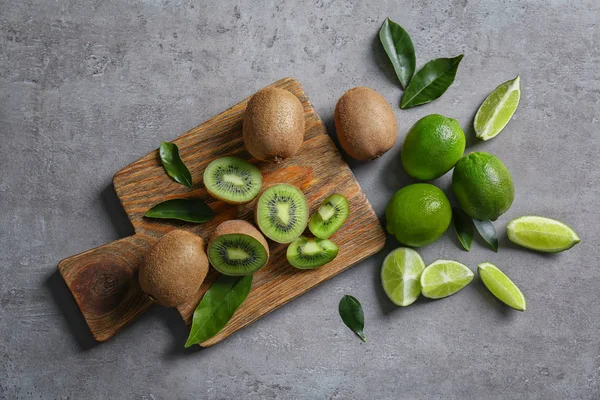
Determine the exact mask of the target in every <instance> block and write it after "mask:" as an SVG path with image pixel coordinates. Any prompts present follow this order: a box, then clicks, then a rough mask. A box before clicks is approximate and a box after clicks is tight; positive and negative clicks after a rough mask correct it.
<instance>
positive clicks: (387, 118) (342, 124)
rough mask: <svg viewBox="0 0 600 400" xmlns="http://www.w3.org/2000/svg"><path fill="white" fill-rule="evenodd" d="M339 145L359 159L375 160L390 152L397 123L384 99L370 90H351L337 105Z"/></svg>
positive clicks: (394, 140)
mask: <svg viewBox="0 0 600 400" xmlns="http://www.w3.org/2000/svg"><path fill="white" fill-rule="evenodd" d="M334 120H335V129H336V131H337V136H338V139H339V140H340V145H341V146H342V148H343V149H344V151H346V153H348V155H349V156H350V157H352V158H355V159H357V160H372V159H374V158H377V157H379V156H381V155H382V154H383V153H385V152H386V151H388V150H389V149H390V148H391V147H392V146H393V145H394V142H396V137H397V136H398V121H397V120H396V116H395V115H394V111H393V110H392V107H391V106H390V104H389V103H388V102H387V100H386V99H385V97H383V96H382V95H381V94H379V93H378V92H376V91H375V90H373V89H370V88H367V87H361V86H359V87H355V88H353V89H350V90H348V91H347V92H346V93H344V95H343V96H342V97H340V99H339V100H338V102H337V104H336V106H335V113H334Z"/></svg>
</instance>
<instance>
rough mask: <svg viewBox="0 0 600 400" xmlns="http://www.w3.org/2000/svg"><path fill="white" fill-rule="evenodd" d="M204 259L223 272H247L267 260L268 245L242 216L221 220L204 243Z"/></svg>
mask: <svg viewBox="0 0 600 400" xmlns="http://www.w3.org/2000/svg"><path fill="white" fill-rule="evenodd" d="M208 259H209V260H210V263H211V265H212V266H213V267H215V269H216V270H217V271H219V272H221V273H223V274H225V275H233V276H241V275H250V274H253V273H254V272H256V271H258V270H259V269H261V268H262V267H264V266H265V265H266V264H267V261H268V260H269V245H268V244H267V241H266V239H265V238H264V236H263V235H262V234H261V233H260V232H259V231H258V229H256V228H255V227H254V226H252V224H251V223H249V222H247V221H243V220H231V221H225V222H223V223H221V225H219V226H218V227H217V229H215V231H214V233H213V235H212V237H211V239H210V242H209V244H208Z"/></svg>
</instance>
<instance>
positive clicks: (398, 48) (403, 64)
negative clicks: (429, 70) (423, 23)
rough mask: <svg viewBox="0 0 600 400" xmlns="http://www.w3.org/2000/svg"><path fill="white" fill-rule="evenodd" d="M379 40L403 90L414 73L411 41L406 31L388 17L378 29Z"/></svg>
mask: <svg viewBox="0 0 600 400" xmlns="http://www.w3.org/2000/svg"><path fill="white" fill-rule="evenodd" d="M379 40H380V41H381V44H382V45H383V48H384V50H385V52H386V54H387V56H388V57H389V59H390V61H391V62H392V65H393V66H394V71H396V76H397V77H398V80H399V81H400V86H401V87H402V89H403V90H404V89H405V88H406V87H407V86H408V84H409V82H410V80H411V78H412V76H413V74H414V73H415V66H416V63H417V58H416V56H415V48H414V46H413V42H412V40H411V39H410V36H409V35H408V33H407V32H406V31H405V30H404V29H403V28H402V27H401V26H400V25H398V24H397V23H395V22H394V21H392V20H390V19H389V18H386V19H385V21H383V25H381V28H380V29H379Z"/></svg>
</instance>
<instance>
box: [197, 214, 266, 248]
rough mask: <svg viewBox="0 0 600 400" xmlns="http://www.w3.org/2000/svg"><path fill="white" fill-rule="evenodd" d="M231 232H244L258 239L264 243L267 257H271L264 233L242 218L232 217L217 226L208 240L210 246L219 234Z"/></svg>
mask: <svg viewBox="0 0 600 400" xmlns="http://www.w3.org/2000/svg"><path fill="white" fill-rule="evenodd" d="M231 234H243V235H248V236H252V237H253V238H254V239H256V240H258V241H259V242H260V244H262V245H263V247H264V248H265V250H266V251H267V258H268V257H269V244H268V243H267V239H265V237H264V236H263V234H262V233H260V231H259V230H258V229H256V228H255V227H254V225H252V224H251V223H250V222H248V221H244V220H242V219H232V220H230V221H225V222H222V223H221V224H220V225H219V226H217V229H215V231H214V232H213V234H212V235H211V237H210V240H209V241H208V247H210V245H211V244H212V242H213V241H214V240H215V239H216V238H218V237H219V236H223V235H231Z"/></svg>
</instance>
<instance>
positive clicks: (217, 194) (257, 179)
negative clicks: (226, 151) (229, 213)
mask: <svg viewBox="0 0 600 400" xmlns="http://www.w3.org/2000/svg"><path fill="white" fill-rule="evenodd" d="M204 185H205V186H206V190H208V193H210V195H211V196H213V197H214V198H216V199H219V200H223V201H225V202H227V203H233V204H241V203H247V202H249V201H250V200H252V199H253V198H255V197H256V196H257V195H258V193H259V192H260V189H261V188H262V175H261V174H260V171H259V170H258V168H256V166H254V165H252V164H250V163H249V162H248V161H246V160H242V159H241V158H239V157H222V158H217V159H216V160H214V161H212V162H211V163H210V164H208V166H207V167H206V169H205V170H204Z"/></svg>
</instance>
